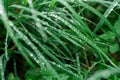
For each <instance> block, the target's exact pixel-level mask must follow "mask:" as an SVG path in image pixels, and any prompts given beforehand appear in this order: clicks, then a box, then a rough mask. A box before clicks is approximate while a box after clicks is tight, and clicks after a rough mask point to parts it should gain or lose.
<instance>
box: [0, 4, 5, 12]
mask: <svg viewBox="0 0 120 80" xmlns="http://www.w3.org/2000/svg"><path fill="white" fill-rule="evenodd" d="M0 14H4V12H3V7H2V4H0Z"/></svg>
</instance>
